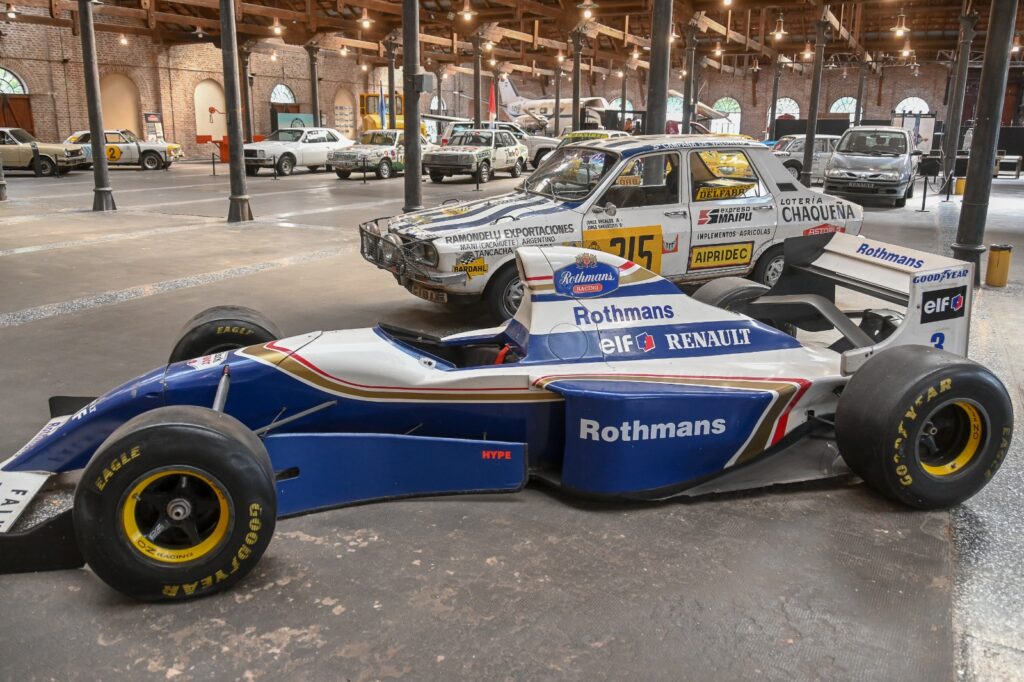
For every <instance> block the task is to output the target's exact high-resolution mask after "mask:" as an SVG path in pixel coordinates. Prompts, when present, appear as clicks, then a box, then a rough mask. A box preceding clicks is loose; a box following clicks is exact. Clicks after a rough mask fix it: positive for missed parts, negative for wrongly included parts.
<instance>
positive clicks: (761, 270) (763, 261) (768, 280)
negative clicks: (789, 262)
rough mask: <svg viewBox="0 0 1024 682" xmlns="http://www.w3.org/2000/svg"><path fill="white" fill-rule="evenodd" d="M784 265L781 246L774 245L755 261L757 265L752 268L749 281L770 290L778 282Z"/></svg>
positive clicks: (784, 260) (784, 259)
mask: <svg viewBox="0 0 1024 682" xmlns="http://www.w3.org/2000/svg"><path fill="white" fill-rule="evenodd" d="M785 265H786V258H785V256H784V254H783V252H782V244H776V245H775V246H773V247H771V248H770V249H768V250H767V251H765V252H764V253H763V254H761V257H760V258H758V259H757V265H755V266H754V271H753V272H752V273H751V274H750V279H752V280H754V281H755V282H757V283H758V284H763V285H764V286H766V287H768V288H769V289H770V288H771V287H773V286H775V283H776V282H778V281H779V277H781V276H782V269H783V267H784V266H785Z"/></svg>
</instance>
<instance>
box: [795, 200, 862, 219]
mask: <svg viewBox="0 0 1024 682" xmlns="http://www.w3.org/2000/svg"><path fill="white" fill-rule="evenodd" d="M779 205H780V206H782V222H784V223H802V222H812V221H813V222H816V223H827V222H829V221H830V220H849V219H851V218H853V217H854V212H853V207H852V206H851V205H850V204H848V203H846V202H843V201H835V200H833V201H830V202H827V203H826V198H825V197H791V198H786V199H782V200H780V201H779Z"/></svg>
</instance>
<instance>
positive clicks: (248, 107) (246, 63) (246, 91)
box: [238, 50, 256, 142]
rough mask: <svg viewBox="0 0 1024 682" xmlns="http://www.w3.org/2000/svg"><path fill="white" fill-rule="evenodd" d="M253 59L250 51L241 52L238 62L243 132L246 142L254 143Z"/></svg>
mask: <svg viewBox="0 0 1024 682" xmlns="http://www.w3.org/2000/svg"><path fill="white" fill-rule="evenodd" d="M251 58H252V52H250V51H249V50H240V51H239V53H238V62H239V66H240V67H241V68H240V71H241V76H240V80H239V85H240V86H241V88H242V109H243V113H244V117H243V118H242V123H243V132H244V133H245V141H246V142H252V136H253V135H254V134H255V129H256V123H255V121H254V119H253V113H252V67H251V65H250V61H251Z"/></svg>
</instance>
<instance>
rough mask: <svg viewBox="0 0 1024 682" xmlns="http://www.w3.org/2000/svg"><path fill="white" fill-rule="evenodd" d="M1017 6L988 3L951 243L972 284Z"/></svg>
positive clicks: (1012, 0)
mask: <svg viewBox="0 0 1024 682" xmlns="http://www.w3.org/2000/svg"><path fill="white" fill-rule="evenodd" d="M1016 16H1017V0H992V5H991V8H990V9H989V15H988V17H989V19H988V32H987V33H986V34H985V62H984V63H983V64H982V67H981V81H980V83H979V85H978V108H977V112H976V114H975V117H974V120H975V123H974V138H973V139H972V140H971V153H970V156H969V158H968V159H967V189H966V190H965V191H964V200H963V205H962V206H961V208H960V225H959V226H958V227H957V231H956V241H955V242H953V255H954V256H955V257H956V258H959V259H960V260H965V261H968V262H971V263H974V281H975V284H978V283H980V281H981V271H980V267H979V265H980V261H981V254H982V252H983V251H984V250H985V247H984V246H983V245H982V242H983V241H984V239H985V219H986V218H987V217H988V200H989V194H990V193H991V191H992V168H993V167H994V166H995V163H996V146H997V144H998V143H999V126H1000V123H1001V119H1002V114H1003V100H1004V99H1005V97H1006V77H1007V74H1008V73H1009V67H1010V46H1011V44H1012V43H1013V31H1014V20H1015V18H1016Z"/></svg>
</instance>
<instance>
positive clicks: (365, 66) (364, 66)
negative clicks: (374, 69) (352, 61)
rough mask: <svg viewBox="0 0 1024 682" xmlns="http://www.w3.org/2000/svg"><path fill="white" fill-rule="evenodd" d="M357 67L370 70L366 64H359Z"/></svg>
mask: <svg viewBox="0 0 1024 682" xmlns="http://www.w3.org/2000/svg"><path fill="white" fill-rule="evenodd" d="M359 68H360V69H362V70H363V71H369V70H370V67H368V66H367V65H366V64H360V65H359Z"/></svg>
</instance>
